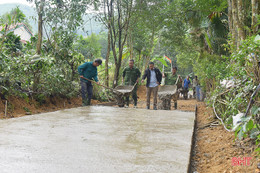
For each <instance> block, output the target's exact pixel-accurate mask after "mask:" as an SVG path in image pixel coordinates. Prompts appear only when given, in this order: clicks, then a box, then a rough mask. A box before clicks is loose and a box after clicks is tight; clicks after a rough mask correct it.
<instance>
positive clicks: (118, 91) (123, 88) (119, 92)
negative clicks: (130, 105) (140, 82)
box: [113, 83, 137, 107]
mask: <svg viewBox="0 0 260 173" xmlns="http://www.w3.org/2000/svg"><path fill="white" fill-rule="evenodd" d="M136 84H137V83H135V84H134V85H119V86H117V87H115V88H114V89H113V93H114V94H115V98H116V101H117V105H118V106H119V107H124V106H125V100H124V97H127V96H130V94H131V93H132V92H133V90H134V88H135V86H136Z"/></svg>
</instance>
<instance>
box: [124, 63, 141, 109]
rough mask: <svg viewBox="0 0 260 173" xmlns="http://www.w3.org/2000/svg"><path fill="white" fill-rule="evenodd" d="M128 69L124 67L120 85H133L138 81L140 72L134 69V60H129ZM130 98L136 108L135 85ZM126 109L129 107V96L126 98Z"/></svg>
mask: <svg viewBox="0 0 260 173" xmlns="http://www.w3.org/2000/svg"><path fill="white" fill-rule="evenodd" d="M128 65H129V67H126V68H125V69H124V71H123V79H122V83H123V84H124V85H135V83H136V82H137V83H138V81H139V78H140V76H141V72H140V70H139V69H138V68H136V67H134V60H132V59H131V60H129V64H128ZM132 98H133V100H134V107H135V108H136V107H137V85H135V88H134V89H133V91H132ZM126 107H129V96H127V97H126Z"/></svg>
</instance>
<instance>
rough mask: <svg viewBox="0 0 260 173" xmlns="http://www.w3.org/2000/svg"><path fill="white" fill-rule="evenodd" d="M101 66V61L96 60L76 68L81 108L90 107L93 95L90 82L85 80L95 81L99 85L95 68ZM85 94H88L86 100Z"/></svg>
mask: <svg viewBox="0 0 260 173" xmlns="http://www.w3.org/2000/svg"><path fill="white" fill-rule="evenodd" d="M101 64H102V60H101V59H96V60H95V61H94V62H85V63H84V64H82V65H80V66H79V67H78V72H79V75H80V85H81V95H82V106H87V105H90V104H91V98H92V95H93V85H92V83H91V81H88V80H86V79H89V80H95V81H96V82H97V83H98V84H99V81H98V77H97V75H98V73H97V67H98V66H99V65H101ZM84 78H86V79H84ZM86 92H87V93H88V98H86Z"/></svg>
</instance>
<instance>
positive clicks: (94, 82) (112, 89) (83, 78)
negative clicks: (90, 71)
mask: <svg viewBox="0 0 260 173" xmlns="http://www.w3.org/2000/svg"><path fill="white" fill-rule="evenodd" d="M81 78H82V79H85V80H87V81H90V82H93V83H95V84H96V85H99V86H102V87H104V88H107V89H110V90H112V91H114V89H113V88H109V87H107V86H105V85H102V84H99V83H97V82H96V81H93V80H90V79H87V78H85V77H81Z"/></svg>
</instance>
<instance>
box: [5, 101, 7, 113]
mask: <svg viewBox="0 0 260 173" xmlns="http://www.w3.org/2000/svg"><path fill="white" fill-rule="evenodd" d="M6 116H7V100H6V101H5V117H6Z"/></svg>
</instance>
